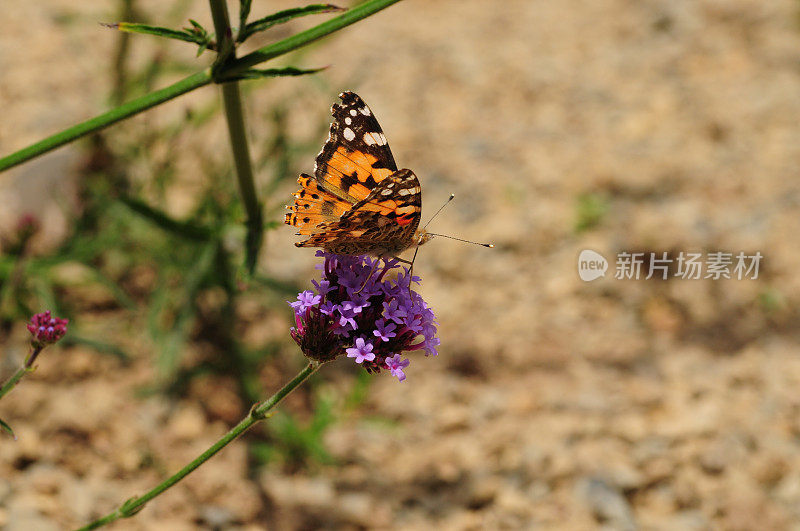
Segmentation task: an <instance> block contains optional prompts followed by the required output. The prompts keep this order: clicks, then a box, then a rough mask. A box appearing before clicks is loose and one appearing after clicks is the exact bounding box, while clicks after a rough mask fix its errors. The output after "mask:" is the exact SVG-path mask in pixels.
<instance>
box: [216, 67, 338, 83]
mask: <svg viewBox="0 0 800 531" xmlns="http://www.w3.org/2000/svg"><path fill="white" fill-rule="evenodd" d="M326 68H328V67H327V66H323V67H322V68H308V69H306V68H295V67H293V66H287V67H285V68H251V69H249V70H245V71H244V72H242V73H240V74H237V75H236V77H235V78H230V79H229V80H230V81H233V80H238V79H262V78H265V77H283V76H305V75H308V74H315V73H317V72H319V71H320V70H325V69H326ZM226 80H228V79H227V78H226Z"/></svg>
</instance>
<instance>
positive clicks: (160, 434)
mask: <svg viewBox="0 0 800 531" xmlns="http://www.w3.org/2000/svg"><path fill="white" fill-rule="evenodd" d="M296 5H298V4H296V3H293V2H288V1H270V2H267V3H264V2H254V3H253V14H254V15H256V16H258V15H265V14H267V13H269V12H273V11H276V10H278V9H282V8H288V7H293V6H296ZM342 5H346V2H342ZM230 7H231V12H232V14H233V18H234V19H235V18H236V14H237V13H238V6H237V4H236V3H233V2H232V3H231V4H230ZM325 17H327V16H326V15H322V16H321V17H318V18H305V19H300V20H298V21H294V22H292V23H290V24H288V25H283V26H279V27H276V28H274V29H273V30H270V31H269V32H267V33H265V34H263V35H261V36H259V37H256V38H254V39H253V40H252V42H250V41H249V42H248V43H247V44H246V45H245V47H244V49H243V50H242V52H244V51H247V50H250V49H254V48H255V47H257V46H262V45H264V44H266V43H268V42H272V41H274V40H278V39H280V38H283V37H285V36H288V35H290V34H291V33H294V32H296V31H298V30H300V29H304V28H306V27H310V26H311V25H313V24H316V23H319V22H320V21H321V20H324V18H325ZM188 18H193V19H196V20H198V21H200V22H201V23H202V24H204V25H206V27H212V24H211V20H210V15H209V11H208V5H207V4H206V3H204V2H200V1H191V0H175V1H172V2H155V1H152V0H147V1H144V0H124V1H111V0H106V1H103V2H90V3H75V2H70V1H66V0H42V1H40V2H19V3H16V4H15V5H14V7H13V9H7V10H4V16H3V17H2V19H1V20H0V66H1V67H2V71H3V76H2V77H0V102H1V103H0V105H2V116H3V119H2V120H0V153H2V154H4V155H5V154H8V153H10V152H12V151H14V150H17V149H19V148H22V147H24V146H26V145H28V144H30V143H31V142H34V141H36V140H39V139H40V138H43V137H44V136H46V135H49V134H52V133H54V132H56V131H58V130H59V129H61V128H64V127H66V126H69V125H72V124H73V123H76V122H78V121H82V120H84V119H87V118H89V117H91V116H93V115H95V114H98V113H99V112H101V111H103V110H105V109H107V108H109V107H111V106H113V105H114V104H116V103H119V102H121V101H126V100H129V99H131V98H133V97H136V96H139V95H141V94H144V93H146V92H147V91H149V90H152V89H154V88H160V87H163V86H166V85H167V84H168V83H171V82H173V81H175V80H177V79H179V78H181V77H183V76H185V75H188V74H189V73H191V72H194V71H196V70H197V69H198V68H200V67H201V66H203V67H204V66H205V65H207V64H209V62H210V61H211V60H212V59H213V57H212V54H210V53H206V54H204V55H202V56H201V57H200V58H195V51H196V49H195V48H194V47H193V46H190V45H184V43H176V42H172V41H163V40H159V39H157V38H156V37H150V36H144V35H136V36H126V35H124V34H121V33H119V32H115V31H113V30H109V29H106V28H103V27H101V26H99V25H98V22H113V21H119V20H128V21H140V22H147V23H150V24H157V25H163V26H169V27H176V28H177V27H182V26H184V25H186V24H187V23H186V21H187V19H188ZM242 52H240V53H242ZM278 64H284V65H293V66H298V67H306V68H310V67H319V66H325V65H332V66H331V68H329V69H328V70H326V71H324V72H322V73H320V74H316V75H314V76H307V77H301V78H282V79H275V80H269V81H253V82H246V83H244V84H243V91H244V98H245V105H246V109H247V118H248V128H249V133H250V136H251V146H252V155H253V158H254V160H255V164H256V168H257V180H258V187H259V191H260V193H261V194H262V195H261V197H262V198H263V201H264V203H265V217H266V219H267V220H268V221H274V222H275V227H274V230H270V231H269V232H268V233H267V235H266V239H265V246H264V249H263V252H262V254H261V259H260V261H259V264H258V267H257V275H256V276H255V277H253V278H252V279H250V278H247V279H245V277H244V275H242V272H241V271H240V269H241V264H242V255H243V251H242V241H243V238H244V231H243V228H242V221H243V219H244V214H243V212H242V208H241V206H240V203H239V200H238V197H237V195H236V190H235V187H234V184H233V182H234V176H233V173H232V163H231V156H230V149H229V146H228V140H227V136H226V134H227V133H226V128H225V123H224V119H223V116H222V115H221V112H220V111H221V105H220V97H219V91H218V88H217V87H213V86H212V87H206V88H203V89H200V90H198V91H195V92H193V93H191V94H189V95H186V96H183V97H181V98H179V99H177V100H173V101H172V102H170V103H167V104H166V105H163V106H160V107H158V108H156V109H153V110H150V111H148V112H146V113H144V114H141V115H139V116H137V117H135V118H133V119H130V120H128V121H125V122H123V123H121V124H117V125H115V126H113V127H111V128H109V129H106V130H105V131H103V132H102V133H101V134H99V135H97V136H94V137H92V138H90V139H85V140H83V141H81V142H78V143H75V144H72V145H69V146H67V147H63V148H60V149H59V150H57V151H55V152H52V153H51V154H49V155H47V156H45V157H42V158H39V159H36V160H34V161H31V162H29V163H26V164H24V165H23V166H20V167H18V168H15V169H14V170H11V171H8V172H5V173H4V174H2V175H0V240H1V241H2V243H0V249H2V255H0V352H2V354H1V355H0V376H2V377H3V378H5V377H7V376H8V375H10V374H11V373H12V372H13V370H14V369H15V368H16V367H18V366H19V364H20V363H21V362H22V360H23V359H24V356H25V355H26V354H27V348H28V347H27V338H26V335H27V331H26V330H25V328H24V321H25V320H27V319H28V318H29V317H30V315H31V314H33V313H35V312H36V311H41V310H44V309H46V308H51V309H53V310H54V311H55V313H56V314H57V315H59V316H61V317H69V318H70V320H71V323H70V332H69V335H68V337H67V338H65V341H64V342H63V343H62V344H61V345H62V346H61V347H59V348H52V349H49V350H47V351H45V353H43V355H42V357H41V358H40V360H39V362H38V365H39V367H38V370H37V371H36V372H35V373H34V374H33V375H31V376H30V377H28V378H27V379H26V380H24V381H23V382H22V383H21V384H20V385H19V387H18V388H17V389H15V390H14V391H13V392H12V393H11V394H9V395H8V396H6V397H5V398H4V399H3V401H2V403H0V417H1V418H3V419H4V420H5V421H7V422H8V423H9V424H11V425H12V426H13V427H14V429H15V431H16V433H17V435H18V436H19V440H18V441H16V442H14V441H12V440H11V439H10V438H8V437H4V438H3V439H2V440H0V527H3V528H4V529H9V530H17V529H20V530H22V529H25V530H28V529H39V530H41V529H45V530H46V529H61V528H66V527H74V526H76V525H79V524H83V523H86V522H88V521H89V520H90V519H92V518H96V517H98V516H100V515H102V514H105V513H107V512H108V511H110V510H111V509H113V508H114V507H116V506H117V505H118V504H119V503H120V502H122V501H123V500H125V499H127V498H129V497H130V496H133V495H135V494H137V493H141V492H143V491H145V490H146V489H148V488H150V487H151V486H153V485H154V484H155V483H157V482H158V481H160V480H161V479H163V478H165V477H167V476H168V475H169V474H171V473H172V472H173V471H175V470H177V469H178V468H180V467H181V466H183V464H185V463H186V462H188V461H189V460H190V459H192V458H194V457H195V456H196V455H197V454H199V453H200V452H201V451H203V450H204V449H205V448H207V447H208V446H209V445H210V444H211V443H212V442H214V441H215V440H216V439H217V438H219V437H220V436H221V435H222V434H223V433H224V432H225V431H227V429H228V428H229V427H230V426H232V425H233V424H235V423H236V422H237V420H238V419H239V418H241V417H242V416H243V415H244V414H245V413H246V412H247V410H248V409H249V406H250V404H252V403H253V402H254V401H255V400H257V399H259V398H263V397H266V396H269V395H270V394H271V393H272V392H273V391H274V390H276V389H278V388H279V387H280V386H282V385H283V383H284V382H285V381H287V380H288V379H289V378H290V377H291V376H292V375H293V374H294V373H296V372H297V370H298V369H299V368H300V367H301V366H302V365H303V363H304V362H303V359H302V358H301V356H300V352H299V350H298V349H297V348H296V346H295V345H294V344H293V343H292V342H291V340H290V338H289V335H288V327H289V325H290V317H291V311H290V309H289V307H288V306H287V305H286V303H285V302H284V301H285V300H287V299H293V298H294V296H295V295H296V293H297V291H298V290H302V289H306V288H307V287H310V280H311V278H316V275H317V272H316V271H314V269H313V267H314V264H315V262H316V259H315V258H314V257H313V251H311V250H308V249H297V248H295V247H294V246H293V243H294V242H295V241H296V240H297V238H296V237H295V236H294V230H292V229H290V228H288V227H284V226H282V225H281V221H282V217H283V212H284V210H283V205H284V204H286V203H288V202H289V200H290V195H289V194H290V193H291V192H293V191H294V190H295V189H296V183H295V179H296V177H297V174H298V173H300V172H301V171H305V172H310V171H311V170H312V169H313V159H314V156H315V155H316V153H317V152H318V151H319V149H320V148H321V146H322V143H323V141H324V139H325V137H326V131H327V127H328V123H329V117H330V115H329V108H330V106H331V104H332V103H333V102H334V101H335V100H336V95H337V94H338V93H339V92H341V91H342V90H354V91H356V92H358V93H359V94H360V95H361V96H362V97H363V98H364V100H365V101H366V102H367V103H368V104H369V105H370V107H371V108H372V110H373V112H374V113H375V115H376V116H377V117H378V119H379V121H380V123H381V125H382V126H383V129H384V132H385V134H386V136H387V138H388V140H389V143H390V145H391V147H392V150H393V152H394V155H395V158H396V159H397V161H398V164H399V165H400V167H408V168H412V169H413V170H414V171H415V173H416V174H417V175H418V176H419V177H420V180H421V182H422V186H423V190H424V192H423V196H424V197H423V203H424V207H423V218H424V219H426V218H427V217H428V216H429V215H430V214H432V213H433V211H434V210H435V208H438V206H439V205H440V204H441V203H442V202H443V201H445V199H446V198H447V196H448V194H449V193H451V192H453V193H455V194H456V200H455V201H454V202H453V203H452V204H451V205H450V206H449V207H448V209H447V210H445V211H444V212H443V213H442V215H441V216H439V217H438V218H437V219H436V221H435V222H434V227H435V228H434V230H435V231H436V232H440V233H445V234H452V235H455V236H460V237H465V238H469V239H474V240H478V241H492V242H494V243H495V248H494V249H493V250H489V249H484V248H480V247H475V246H469V245H464V244H460V243H458V242H454V241H448V240H443V239H438V240H436V241H434V242H432V243H430V244H428V245H426V246H425V247H424V248H422V249H421V251H420V254H419V256H418V258H417V262H416V266H415V272H416V273H418V274H420V275H421V276H422V278H423V282H422V287H421V292H422V294H423V295H424V297H425V298H426V300H427V302H428V303H429V304H430V305H431V307H432V308H433V309H434V310H435V312H436V315H437V317H438V320H439V323H440V337H441V340H442V345H441V348H440V355H439V356H438V357H437V358H421V357H419V358H412V364H411V366H410V367H409V369H408V370H407V375H408V379H407V380H406V381H405V382H403V383H398V382H397V381H396V380H395V379H394V378H392V377H390V376H388V375H381V376H377V377H369V376H367V375H366V374H362V373H361V372H359V369H358V368H357V367H355V365H354V364H353V363H352V362H351V361H350V360H338V361H337V362H335V363H332V364H329V365H327V366H325V367H323V369H322V370H321V371H320V372H319V374H317V375H316V376H315V377H314V378H313V379H312V381H310V382H309V383H308V384H307V385H305V386H304V387H302V388H301V389H299V390H298V391H296V392H295V393H294V394H292V395H291V396H290V397H289V398H288V399H287V400H286V401H285V402H284V405H283V406H282V407H281V412H280V413H279V414H277V415H276V416H275V417H273V418H272V419H270V420H269V421H267V422H266V423H264V425H263V426H260V427H257V428H256V429H254V430H253V431H252V432H251V433H249V434H248V435H247V436H245V437H244V438H242V439H241V440H239V441H237V442H236V443H235V444H233V445H231V446H230V447H228V448H227V449H225V450H224V451H223V452H222V453H221V454H220V455H218V456H217V457H215V458H214V459H213V460H212V461H210V462H209V463H207V464H206V465H205V466H203V467H201V468H200V469H199V470H198V471H197V472H195V473H193V474H192V475H191V476H190V477H189V478H188V479H187V480H185V481H183V482H182V483H181V484H179V485H178V486H177V487H175V488H174V489H172V490H171V491H170V492H168V493H167V494H165V495H162V496H161V497H159V498H157V499H156V500H155V501H153V502H151V503H150V504H149V505H148V506H147V507H146V508H145V509H144V510H143V511H142V512H141V513H139V514H138V515H137V516H136V517H135V518H131V519H129V520H125V521H121V522H118V523H117V524H116V528H119V529H155V528H170V529H195V528H200V529H240V528H241V529H265V528H269V529H312V528H390V527H391V528H397V529H422V528H429V527H430V526H432V525H436V526H439V527H441V528H444V529H477V528H507V529H513V528H540V529H594V528H600V527H603V528H607V529H635V528H642V529H682V530H683V529H708V528H716V529H794V528H797V527H798V525H800V393H798V388H800V357H799V356H798V354H799V353H800V352H799V350H800V348H799V346H798V343H799V341H798V340H800V327H799V326H798V325H800V309H799V308H800V275H798V270H797V268H798V267H799V266H800V246H798V245H797V241H798V240H797V235H798V234H800V216H798V208H800V184H799V181H798V167H800V142H798V141H797V139H798V138H800V120H798V116H800V4H798V3H797V2H796V1H794V0H792V1H789V0H785V1H775V2H761V1H756V0H702V1H688V0H685V1H684V0H680V1H674V0H673V1H656V0H648V1H642V2H631V1H627V0H604V1H600V2H581V1H567V2H544V1H529V0H528V1H525V0H519V1H517V0H508V1H506V2H503V3H502V4H497V3H493V2H487V1H481V0H459V1H455V0H440V1H437V2H424V1H422V0H408V1H406V2H401V3H400V4H397V5H395V6H393V7H391V8H389V9H387V10H385V11H382V12H381V13H379V14H377V15H376V16H374V17H371V18H369V19H367V20H365V21H362V22H360V23H357V24H356V25H354V26H351V27H349V28H346V29H345V30H343V31H341V32H338V33H336V34H334V35H333V36H331V37H329V38H327V39H325V40H324V41H322V42H321V43H317V44H315V45H313V46H311V47H309V48H306V49H303V50H301V51H300V52H298V53H295V54H292V55H290V56H288V57H286V58H281V59H280V60H279V61H278ZM148 209H149V210H148ZM26 214H30V215H32V218H31V217H28V218H25V215H26ZM158 215H161V216H163V217H164V219H167V218H168V219H169V220H172V221H177V225H170V223H168V222H162V223H156V222H154V219H160V218H158ZM31 219H33V225H32V226H31V225H30V223H31ZM162 221H163V219H162ZM20 223H28V225H27V226H26V227H27V228H26V227H23V226H21V225H20ZM184 223H186V224H192V226H194V225H193V224H195V223H196V224H199V225H203V226H212V227H216V228H219V230H220V231H221V234H222V237H221V238H220V240H219V241H215V242H212V243H209V242H208V241H206V240H204V239H203V237H202V235H199V236H198V234H196V233H193V232H192V230H190V229H187V228H186V227H187V226H188V225H185V224H184ZM31 227H32V228H31ZM26 235H27V236H26ZM583 249H593V250H595V251H598V252H599V253H601V254H603V255H604V256H606V258H608V259H609V260H610V261H611V264H610V268H609V271H608V273H607V274H606V276H605V278H601V279H598V280H596V281H594V282H591V283H588V282H583V281H581V280H580V278H579V277H578V275H577V258H578V254H579V253H580V251H581V250H583ZM623 251H627V252H644V253H650V252H655V253H658V254H659V255H660V253H662V252H668V253H669V256H670V257H673V258H674V257H675V256H677V255H678V254H679V253H680V252H701V253H708V252H716V251H725V252H732V253H738V252H740V251H744V252H745V253H747V254H753V253H755V252H760V253H761V254H762V255H763V256H764V258H763V260H762V262H761V265H760V269H759V276H758V278H757V279H755V280H752V279H747V280H735V279H731V280H714V281H712V280H691V281H690V280H681V279H676V278H674V277H672V278H670V279H669V280H656V279H650V280H644V279H640V280H617V279H614V278H613V277H614V275H613V273H614V263H613V261H614V257H615V256H616V255H617V254H618V253H620V252H623Z"/></svg>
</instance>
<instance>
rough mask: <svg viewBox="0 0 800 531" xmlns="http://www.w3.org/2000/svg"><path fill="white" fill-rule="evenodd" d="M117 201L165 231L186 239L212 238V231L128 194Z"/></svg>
mask: <svg viewBox="0 0 800 531" xmlns="http://www.w3.org/2000/svg"><path fill="white" fill-rule="evenodd" d="M119 201H120V202H121V203H122V204H124V205H125V206H126V207H128V208H129V209H131V210H132V211H133V212H135V213H136V214H139V215H140V216H142V217H143V218H145V219H147V220H149V221H151V222H153V223H154V224H155V225H156V226H158V227H160V228H162V229H164V230H165V231H167V232H170V233H172V234H175V235H177V236H181V237H183V238H186V239H188V240H194V241H201V242H205V241H209V240H211V239H212V238H213V236H214V232H213V231H212V230H211V229H209V228H207V227H204V226H202V225H195V224H193V223H190V222H188V221H178V220H176V219H173V218H171V217H170V216H168V215H167V214H166V213H164V212H162V211H160V210H158V209H156V208H153V207H151V206H150V205H148V204H147V203H145V202H144V201H142V200H141V199H138V198H136V197H129V196H124V195H123V196H120V197H119Z"/></svg>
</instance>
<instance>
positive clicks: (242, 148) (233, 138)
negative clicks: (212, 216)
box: [209, 0, 264, 273]
mask: <svg viewBox="0 0 800 531" xmlns="http://www.w3.org/2000/svg"><path fill="white" fill-rule="evenodd" d="M209 5H210V7H211V16H212V17H213V19H214V29H215V31H216V33H217V39H218V42H219V50H220V51H219V52H218V54H217V60H216V61H215V62H214V67H212V70H213V72H214V73H215V74H216V73H218V72H219V71H220V70H223V69H224V68H225V67H227V65H228V64H230V62H231V61H232V60H235V59H236V51H235V49H234V47H233V32H232V30H231V24H230V17H229V16H228V5H227V4H226V3H225V0H209ZM222 102H223V106H224V108H225V119H226V121H227V122H228V138H229V140H230V143H231V151H232V152H233V160H234V165H235V167H236V182H237V183H238V185H239V195H240V196H241V198H242V203H243V204H244V209H245V212H246V213H247V236H246V241H245V265H246V266H247V270H248V271H249V272H250V273H252V272H253V270H254V269H255V266H256V259H257V258H258V252H259V250H260V249H261V242H262V239H263V235H264V226H263V225H264V224H263V222H262V214H261V205H260V204H259V202H258V196H257V195H256V185H255V179H254V178H253V165H252V163H251V158H250V147H249V143H248V142H247V128H246V127H245V123H244V111H243V110H242V97H241V94H240V93H239V83H238V82H236V81H234V82H231V83H224V84H223V85H222Z"/></svg>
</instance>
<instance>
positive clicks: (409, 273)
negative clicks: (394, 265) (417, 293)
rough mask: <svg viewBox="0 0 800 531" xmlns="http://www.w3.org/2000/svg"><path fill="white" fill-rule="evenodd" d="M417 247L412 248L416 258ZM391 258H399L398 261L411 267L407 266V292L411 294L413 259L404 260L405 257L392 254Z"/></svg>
mask: <svg viewBox="0 0 800 531" xmlns="http://www.w3.org/2000/svg"><path fill="white" fill-rule="evenodd" d="M418 249H419V247H417V249H415V250H414V259H416V258H417V250H418ZM392 258H394V259H395V260H399V261H401V262H403V263H404V264H408V265H410V266H411V267H409V268H408V294H409V295H411V279H413V278H414V259H412V260H406V259H405V258H400V257H399V256H392Z"/></svg>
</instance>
